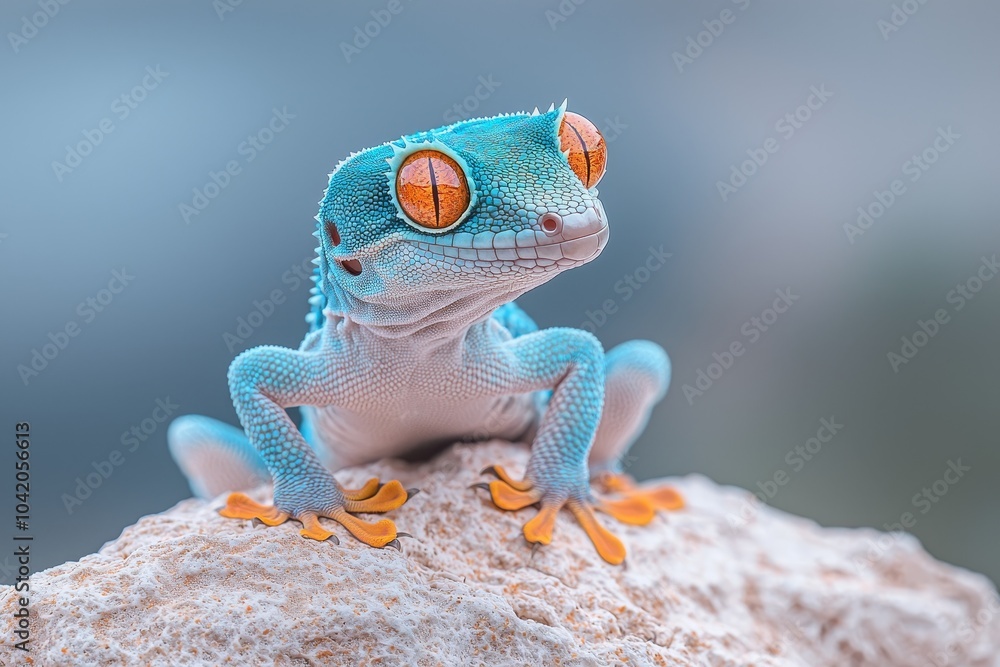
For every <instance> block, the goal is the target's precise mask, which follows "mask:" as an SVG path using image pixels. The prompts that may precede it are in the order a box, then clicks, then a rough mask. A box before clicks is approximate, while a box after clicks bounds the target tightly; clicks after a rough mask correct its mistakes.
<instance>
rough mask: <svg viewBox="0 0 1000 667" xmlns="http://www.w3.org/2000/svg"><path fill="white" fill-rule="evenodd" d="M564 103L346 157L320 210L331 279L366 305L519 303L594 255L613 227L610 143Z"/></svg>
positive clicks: (475, 121) (449, 128)
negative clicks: (601, 185)
mask: <svg viewBox="0 0 1000 667" xmlns="http://www.w3.org/2000/svg"><path fill="white" fill-rule="evenodd" d="M565 107H566V103H565V102H564V103H563V105H562V106H560V107H558V108H555V107H553V108H552V109H550V110H549V111H548V112H547V113H538V111H537V110H536V111H535V112H534V113H518V114H509V115H502V116H496V117H493V118H482V119H473V120H466V121H462V122H459V123H455V124H453V125H449V126H446V127H441V128H438V129H436V130H431V131H429V132H422V133H419V134H414V135H409V136H406V137H403V138H401V139H399V140H396V141H392V142H388V143H386V144H383V145H381V146H376V147H374V148H370V149H367V150H364V151H361V152H359V153H355V154H353V155H352V156H351V157H349V158H348V159H346V160H344V161H343V162H342V163H341V164H339V165H338V166H337V168H336V169H335V170H334V172H333V173H332V174H331V175H330V182H329V186H328V187H327V190H326V194H325V196H324V198H323V201H322V202H320V203H321V208H320V212H319V215H318V216H317V218H316V219H317V221H318V223H319V225H318V229H317V232H316V234H317V236H318V237H319V238H320V240H321V246H320V249H319V253H320V258H319V259H320V264H321V267H322V270H323V274H324V276H325V279H326V280H327V281H328V283H330V285H331V286H332V287H333V288H334V289H336V290H337V291H339V292H341V294H342V295H343V296H346V297H348V298H350V299H352V300H357V301H363V302H367V303H380V304H395V303H399V302H400V301H402V300H407V301H412V300H419V299H424V298H426V299H430V300H432V301H439V302H440V301H442V300H443V301H447V300H448V298H449V296H448V295H449V294H450V295H451V297H450V298H452V299H453V300H457V299H459V298H464V297H466V296H470V295H475V294H480V293H481V294H492V295H503V296H505V297H506V298H505V299H503V300H510V299H512V298H514V297H515V296H517V294H520V293H523V292H526V291H527V290H529V289H531V288H533V287H535V286H537V285H540V284H541V283H543V282H545V281H547V280H549V279H551V278H552V277H554V276H555V275H557V274H558V273H560V272H562V271H564V270H566V269H569V268H573V267H575V266H580V265H582V264H585V263H587V262H589V261H591V260H593V259H594V258H595V257H597V255H598V254H600V252H601V250H602V249H603V248H604V246H605V244H606V243H607V241H608V234H609V232H608V224H607V217H606V215H605V212H604V207H603V206H602V204H601V202H600V200H599V199H598V198H597V190H596V188H595V186H596V184H597V182H598V181H599V180H600V178H601V176H603V174H604V168H605V162H606V147H605V143H604V139H603V137H602V136H601V134H600V132H599V131H598V130H597V128H596V127H595V126H594V125H593V124H592V123H591V122H590V121H588V120H587V119H585V118H583V117H582V116H579V115H577V114H573V113H571V112H567V111H566V108H565ZM440 305H441V303H437V304H436V307H440Z"/></svg>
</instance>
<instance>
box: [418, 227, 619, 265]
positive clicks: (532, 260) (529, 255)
mask: <svg viewBox="0 0 1000 667" xmlns="http://www.w3.org/2000/svg"><path fill="white" fill-rule="evenodd" d="M466 236H468V237H469V239H468V240H469V241H472V239H473V237H472V235H471V234H466ZM477 236H478V235H477ZM491 236H493V237H494V243H493V244H491V246H490V247H474V246H473V244H472V243H471V242H470V243H469V244H468V245H465V244H464V243H463V244H461V245H459V244H460V243H461V242H462V241H465V239H462V238H455V237H459V235H457V234H456V235H454V237H453V238H452V239H451V240H452V245H444V244H442V243H438V242H437V239H435V240H434V242H425V241H414V240H409V241H408V242H409V243H411V244H412V245H415V246H416V247H417V248H419V249H420V250H422V251H423V252H424V253H427V254H428V255H429V256H430V258H431V259H439V260H441V261H443V262H445V263H447V264H456V265H458V266H464V267H482V268H486V267H491V266H498V265H514V266H520V267H523V268H526V269H534V268H539V267H541V268H549V267H553V266H566V267H568V266H575V265H578V264H581V263H583V262H587V261H589V260H591V259H593V258H594V257H596V256H597V255H598V254H600V252H601V250H603V249H604V246H605V245H607V242H608V237H609V236H610V229H609V228H608V226H607V225H604V227H603V228H602V229H600V230H598V231H596V232H592V233H590V234H585V235H583V236H579V237H577V238H574V239H556V238H551V237H548V236H546V235H545V234H544V233H543V232H534V233H533V238H531V239H529V238H527V235H523V236H522V235H518V238H516V239H515V243H514V244H512V245H507V244H505V243H504V239H500V246H499V247H498V246H497V244H496V241H495V239H496V238H497V237H499V236H500V234H492V235H491ZM456 241H457V242H456ZM484 245H485V244H484Z"/></svg>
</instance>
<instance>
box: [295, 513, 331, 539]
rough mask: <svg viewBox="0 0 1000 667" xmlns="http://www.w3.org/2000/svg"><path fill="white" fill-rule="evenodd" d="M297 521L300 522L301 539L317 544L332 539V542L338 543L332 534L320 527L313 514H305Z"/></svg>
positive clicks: (317, 519)
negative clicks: (307, 539) (313, 541)
mask: <svg viewBox="0 0 1000 667" xmlns="http://www.w3.org/2000/svg"><path fill="white" fill-rule="evenodd" d="M299 521H301V522H302V530H300V531H299V535H301V536H302V537H306V538H309V539H310V540H317V541H319V542H322V541H323V540H325V539H328V538H330V537H333V539H334V541H336V542H338V543H339V542H340V540H338V539H337V537H336V536H335V535H334V534H333V533H332V532H330V531H329V530H327V529H326V528H324V527H323V526H322V525H320V522H319V518H318V517H317V516H316V515H315V514H314V513H313V512H306V513H305V514H303V515H302V516H300V517H299Z"/></svg>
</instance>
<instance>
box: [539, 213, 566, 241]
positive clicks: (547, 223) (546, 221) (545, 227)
mask: <svg viewBox="0 0 1000 667" xmlns="http://www.w3.org/2000/svg"><path fill="white" fill-rule="evenodd" d="M538 223H539V224H540V225H541V226H542V231H543V232H545V233H546V234H548V235H549V236H555V235H556V234H558V233H559V232H560V231H562V218H561V217H559V215H558V214H556V213H546V214H545V215H543V216H542V217H541V218H539V220H538Z"/></svg>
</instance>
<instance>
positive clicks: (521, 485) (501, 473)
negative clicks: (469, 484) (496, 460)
mask: <svg viewBox="0 0 1000 667" xmlns="http://www.w3.org/2000/svg"><path fill="white" fill-rule="evenodd" d="M487 473H490V474H493V475H496V476H497V479H499V480H500V481H502V482H507V484H508V485H509V486H511V487H513V488H515V489H517V490H518V491H528V490H529V489H531V482H529V481H527V480H523V479H522V480H517V479H514V478H513V477H511V476H510V474H509V473H508V472H507V471H506V470H504V469H503V466H489V467H487V468H483V472H482V473H481V474H484V475H485V474H487Z"/></svg>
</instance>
